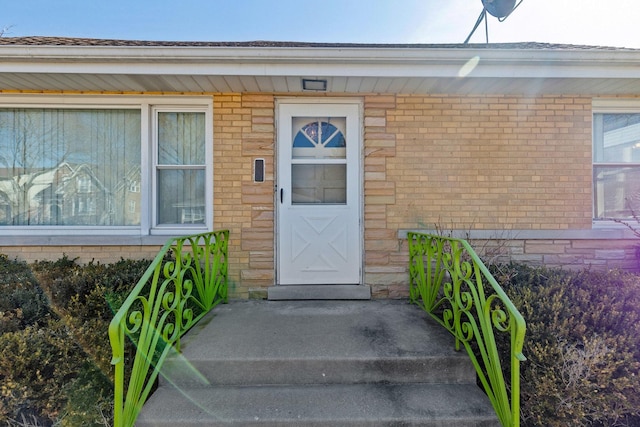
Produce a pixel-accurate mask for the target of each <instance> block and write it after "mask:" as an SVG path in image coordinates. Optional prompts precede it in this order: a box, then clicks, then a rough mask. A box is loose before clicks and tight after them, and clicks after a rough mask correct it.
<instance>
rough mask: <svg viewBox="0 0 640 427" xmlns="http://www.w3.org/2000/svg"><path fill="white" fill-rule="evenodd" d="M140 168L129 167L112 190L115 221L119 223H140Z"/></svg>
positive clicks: (137, 166)
mask: <svg viewBox="0 0 640 427" xmlns="http://www.w3.org/2000/svg"><path fill="white" fill-rule="evenodd" d="M140 181H141V169H140V166H139V165H136V166H133V167H131V168H130V169H129V170H128V171H127V173H125V175H124V176H123V177H122V179H121V180H120V181H119V182H118V185H117V186H116V188H115V190H114V191H113V200H114V203H115V207H116V209H115V212H116V214H115V216H116V218H115V219H116V223H117V224H120V225H140V197H141V193H140V189H141V187H142V184H141V182H140Z"/></svg>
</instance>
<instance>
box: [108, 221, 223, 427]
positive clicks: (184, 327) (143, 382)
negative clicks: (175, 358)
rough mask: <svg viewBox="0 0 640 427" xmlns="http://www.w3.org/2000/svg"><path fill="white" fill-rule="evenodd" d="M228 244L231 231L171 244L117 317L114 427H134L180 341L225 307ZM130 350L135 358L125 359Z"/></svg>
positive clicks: (113, 327) (112, 335) (112, 333)
mask: <svg viewBox="0 0 640 427" xmlns="http://www.w3.org/2000/svg"><path fill="white" fill-rule="evenodd" d="M228 240H229V231H228V230H224V231H216V232H212V233H204V234H196V235H192V236H186V237H180V238H176V239H170V240H168V241H167V243H166V244H165V245H164V246H163V247H162V249H161V250H160V252H159V253H158V255H157V256H156V257H155V259H154V260H153V262H152V263H151V265H150V266H149V268H148V269H147V271H146V272H145V274H144V275H143V276H142V278H141V279H140V281H139V282H138V283H137V285H136V286H135V287H134V288H133V290H132V291H131V293H130V294H129V296H128V297H127V299H126V300H125V301H124V303H123V304H122V306H121V307H120V309H119V310H118V312H117V313H116V314H115V316H114V318H113V320H112V321H111V324H110V325H109V340H110V341H111V348H112V351H113V358H112V361H111V363H112V364H113V365H115V375H114V382H115V385H114V405H115V406H114V427H124V426H127V427H128V426H133V424H134V423H135V420H136V418H137V416H138V414H139V413H140V410H141V409H142V405H143V404H144V402H145V401H146V399H147V397H148V396H149V394H150V393H151V391H152V389H153V387H154V383H155V380H156V378H157V377H158V373H159V370H160V367H161V365H162V363H163V362H164V359H165V358H166V356H167V354H168V353H169V351H170V350H171V349H172V348H175V349H176V350H177V351H180V337H181V336H182V335H183V334H184V333H185V332H187V331H188V330H189V328H191V327H192V326H193V325H194V324H195V323H196V322H198V321H199V320H200V319H201V318H202V317H203V316H204V315H205V314H206V313H207V312H209V311H210V310H211V309H212V308H213V307H215V306H216V305H217V304H218V303H220V302H226V300H227V248H228ZM125 336H128V337H129V338H130V340H131V342H132V343H133V345H131V344H130V343H127V341H126V339H125ZM125 346H128V347H129V348H130V349H131V350H132V352H133V353H134V354H133V355H131V357H128V356H127V358H126V359H125V355H126V353H127V352H125ZM125 384H126V388H125ZM125 392H126V398H125Z"/></svg>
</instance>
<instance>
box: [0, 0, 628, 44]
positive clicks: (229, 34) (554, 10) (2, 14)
mask: <svg viewBox="0 0 640 427" xmlns="http://www.w3.org/2000/svg"><path fill="white" fill-rule="evenodd" d="M518 1H519V0H518ZM516 4H518V3H516ZM481 11H482V1H481V0H323V1H317V0H316V1H309V0H171V1H169V0H0V29H4V36H5V37H7V36H8V37H19V36H66V37H89V38H109V39H135V40H165V41H255V40H269V41H298V42H328V43H340V42H345V43H462V42H464V41H465V39H466V38H467V36H468V35H469V34H470V33H471V31H472V29H473V26H474V24H475V23H476V20H477V19H478V16H479V14H480V12H481ZM488 18H489V19H488V21H487V24H488V35H489V42H492V43H504V42H546V43H562V44H578V45H594V46H614V47H629V48H640V0H522V3H520V4H519V6H518V7H517V8H516V9H515V10H514V11H513V13H512V14H511V15H510V16H509V17H508V18H507V19H506V20H504V21H503V22H499V21H498V20H497V19H496V18H495V17H492V16H490V15H488ZM470 42H472V43H485V42H486V31H485V24H484V23H482V24H481V25H480V27H478V29H477V30H476V31H475V33H474V35H473V37H472V38H471V40H470Z"/></svg>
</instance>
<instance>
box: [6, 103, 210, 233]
mask: <svg viewBox="0 0 640 427" xmlns="http://www.w3.org/2000/svg"><path fill="white" fill-rule="evenodd" d="M0 108H51V109H54V108H63V109H74V108H77V109H96V110H101V109H104V110H110V109H132V110H139V111H140V119H141V120H140V127H141V129H140V137H141V156H140V159H141V164H140V167H141V176H140V203H141V205H140V225H139V226H48V225H47V226H2V227H0V237H2V236H17V237H19V236H29V237H31V236H36V237H37V236H43V237H45V236H59V235H64V236H71V237H76V236H77V237H85V238H86V240H93V239H92V238H93V237H100V236H130V237H136V236H138V237H144V236H153V235H160V236H162V235H167V236H169V235H171V236H173V235H186V234H194V233H201V232H207V231H211V230H213V96H211V95H209V96H204V95H202V96H165V95H149V96H135V95H35V94H16V95H13V94H12V95H0ZM155 111H171V112H174V111H179V112H191V111H193V112H204V113H205V123H206V125H205V126H206V129H205V138H206V139H205V141H206V142H205V175H206V184H205V217H206V220H205V223H204V224H184V225H175V226H174V225H172V226H156V225H155V223H156V218H155V208H154V206H155V205H153V203H154V202H155V198H156V195H155V193H156V187H155V160H154V158H155V153H154V150H155V149H156V148H155V146H156V140H157V129H154V126H155V119H154V118H153V115H154V114H155Z"/></svg>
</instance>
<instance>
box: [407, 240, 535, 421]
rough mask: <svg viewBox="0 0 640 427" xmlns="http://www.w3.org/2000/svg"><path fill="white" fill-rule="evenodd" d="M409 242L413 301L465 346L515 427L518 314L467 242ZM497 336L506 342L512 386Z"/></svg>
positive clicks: (520, 336) (501, 414) (520, 338)
mask: <svg viewBox="0 0 640 427" xmlns="http://www.w3.org/2000/svg"><path fill="white" fill-rule="evenodd" d="M407 237H408V239H409V260H410V261H409V274H410V281H411V282H410V298H411V301H412V302H414V303H416V304H418V305H419V306H421V307H422V308H423V309H424V310H425V311H427V312H428V313H429V314H430V315H431V316H432V317H433V318H434V319H435V320H436V321H438V322H439V323H440V324H441V325H442V326H444V327H445V328H446V329H447V330H448V331H449V332H451V333H452V334H453V335H454V337H455V339H456V350H460V344H462V345H464V347H465V349H466V350H467V353H468V354H469V357H470V358H471V361H472V362H473V365H474V367H475V369H476V372H477V374H478V378H479V381H480V383H481V384H482V386H483V388H484V390H485V392H486V393H487V395H488V396H489V399H490V401H491V404H492V405H493V407H494V409H495V411H496V414H497V415H498V419H499V420H500V422H501V424H502V425H503V426H504V427H518V426H519V425H520V362H521V361H524V360H526V359H525V357H524V355H523V354H522V347H523V345H524V335H525V329H526V325H525V321H524V319H523V317H522V315H521V314H520V312H518V310H517V309H516V307H515V306H514V305H513V303H512V302H511V300H510V299H509V298H508V297H507V295H506V294H505V292H504V291H503V290H502V288H500V286H499V285H498V283H497V282H496V280H495V279H494V278H493V276H492V275H491V273H490V272H489V270H488V269H487V267H486V266H485V265H484V264H483V262H482V261H481V260H480V258H479V257H478V255H477V254H476V253H475V251H474V250H473V249H472V248H471V246H470V245H469V243H468V242H466V241H465V240H462V239H452V238H447V237H441V236H435V235H429V234H422V233H415V232H409V233H408V235H407ZM495 332H499V333H504V334H505V335H503V336H504V337H505V340H503V341H506V339H507V338H510V352H509V358H510V360H509V361H505V363H509V364H510V366H509V371H510V373H511V382H510V384H507V383H506V382H505V375H504V373H503V372H504V371H503V367H502V364H503V363H502V362H501V360H500V356H499V352H498V347H497V344H496V335H495ZM506 334H509V335H508V336H506ZM505 345H509V344H507V343H505Z"/></svg>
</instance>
